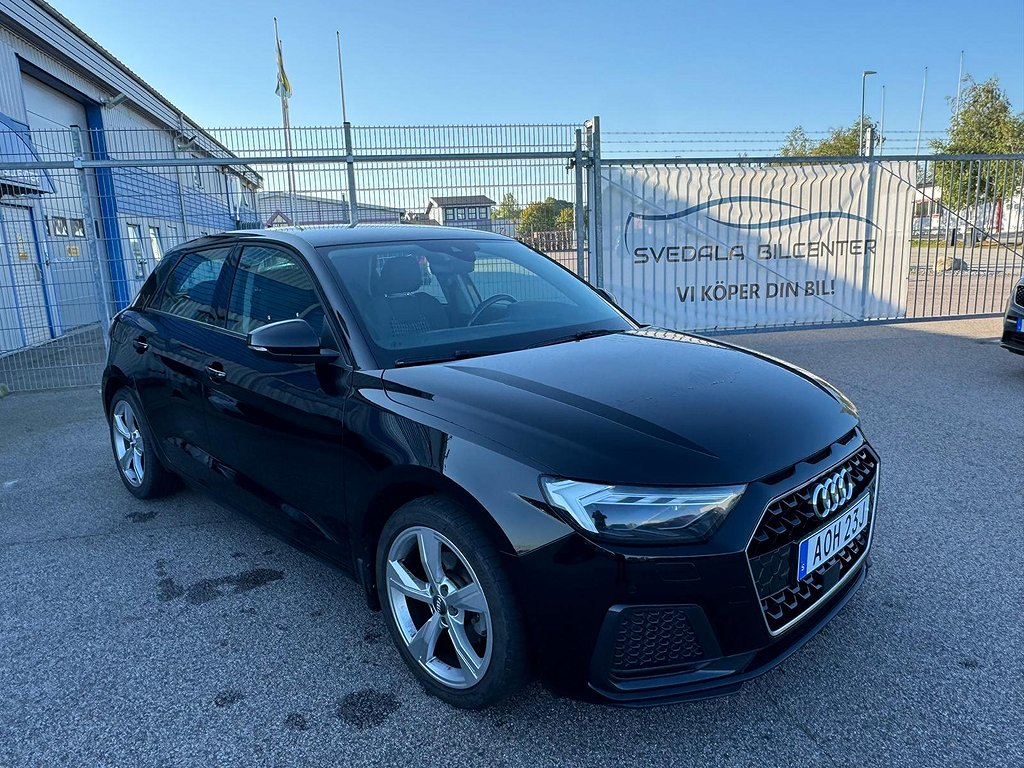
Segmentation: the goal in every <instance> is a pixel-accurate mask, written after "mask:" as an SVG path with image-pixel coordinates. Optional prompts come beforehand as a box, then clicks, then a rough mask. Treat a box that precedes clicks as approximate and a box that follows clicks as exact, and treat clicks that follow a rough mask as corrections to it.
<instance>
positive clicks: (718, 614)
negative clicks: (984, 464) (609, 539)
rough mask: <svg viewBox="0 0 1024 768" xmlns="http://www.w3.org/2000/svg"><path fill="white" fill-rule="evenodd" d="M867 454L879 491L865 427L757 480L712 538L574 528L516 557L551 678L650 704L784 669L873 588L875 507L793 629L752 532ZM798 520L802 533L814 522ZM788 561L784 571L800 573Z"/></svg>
mask: <svg viewBox="0 0 1024 768" xmlns="http://www.w3.org/2000/svg"><path fill="white" fill-rule="evenodd" d="M865 452H867V453H868V454H870V456H871V457H873V458H874V460H875V463H876V466H875V470H874V472H875V473H874V474H872V475H871V476H870V477H866V478H865V484H866V485H865V486H864V487H863V488H862V489H861V490H862V492H868V493H872V494H874V493H875V489H876V487H877V474H876V472H877V458H875V457H874V454H873V452H871V449H870V446H868V445H867V443H866V442H865V441H864V439H863V437H862V436H861V434H860V432H859V431H855V432H852V433H851V434H850V435H847V436H846V437H845V438H844V439H843V440H841V441H838V442H837V443H835V444H834V445H832V446H831V447H830V448H829V449H826V451H823V452H822V453H821V454H819V455H817V456H815V457H811V458H810V459H808V460H807V461H805V462H801V463H800V464H798V465H796V466H795V467H793V468H791V469H789V470H787V471H786V472H784V473H779V475H778V476H776V477H774V478H768V479H766V480H764V481H762V482H759V483H754V484H751V485H750V486H749V487H748V490H747V493H746V494H745V496H744V499H743V501H741V503H740V505H739V506H737V508H736V509H734V510H733V512H732V513H731V514H730V517H729V518H728V520H727V521H726V523H725V524H724V525H723V526H722V528H721V529H720V530H719V531H718V533H717V534H716V535H715V536H714V537H713V539H712V540H711V541H709V542H707V543H705V544H701V545H687V546H686V547H678V546H677V547H674V548H664V549H661V548H657V549H655V548H650V547H648V548H643V547H632V548H626V547H618V546H617V547H610V546H607V545H598V544H596V543H595V542H592V541H589V540H588V539H586V538H584V537H583V536H582V535H578V534H574V535H571V536H568V537H566V538H565V539H562V540H560V541H558V542H555V543H553V544H551V545H548V546H547V547H544V548H543V549H541V550H537V551H534V552H531V553H530V554H528V555H524V556H521V557H519V558H516V559H517V561H518V563H517V566H518V567H517V568H516V573H517V581H518V583H519V588H520V593H521V595H522V596H524V597H525V599H524V601H523V602H524V610H525V612H526V614H527V615H526V619H527V626H529V627H530V629H531V632H532V633H533V637H532V640H533V643H534V646H535V648H536V649H537V661H538V663H539V666H540V668H541V672H542V676H543V678H544V680H545V682H546V683H547V684H548V686H549V687H551V688H552V689H554V690H555V691H557V692H558V693H561V694H563V695H570V696H575V697H578V698H587V699H594V700H599V701H604V702H608V703H614V704H619V705H624V706H649V705H655V704H666V703H672V702H678V701H686V700H690V699H697V698H707V697H713V696H721V695H724V694H729V693H733V692H735V691H736V690H737V689H739V687H740V686H741V685H742V683H743V682H745V681H746V680H749V679H751V678H753V677H756V676H758V675H760V674H763V673H764V672H766V671H768V670H769V669H771V668H772V667H774V666H775V665H777V664H779V663H780V662H781V661H782V660H784V659H785V658H787V657H788V656H789V655H790V654H792V653H794V652H795V651H796V650H798V649H799V648H800V647H801V646H802V645H804V644H805V643H806V642H807V641H808V640H809V639H810V638H811V637H813V636H814V635H815V634H816V633H817V632H818V631H819V630H820V629H821V628H822V627H823V626H824V625H825V624H826V623H828V621H829V620H830V619H831V618H832V617H833V616H834V615H835V614H836V613H838V612H839V611H840V610H841V609H842V607H843V606H844V605H845V604H846V603H847V602H848V601H849V600H850V598H851V597H852V596H853V594H854V593H855V592H856V591H857V590H858V589H859V588H860V586H861V585H862V584H863V582H864V579H865V577H866V573H867V569H868V567H869V557H868V552H867V550H868V547H869V546H870V529H873V527H874V515H875V511H874V509H872V514H871V523H870V524H869V526H868V528H867V529H866V531H868V535H867V536H866V537H865V539H864V540H863V541H862V542H861V543H860V548H859V549H858V550H856V552H855V556H854V557H851V558H848V560H847V562H846V563H845V565H842V564H838V565H837V566H836V568H837V569H838V570H839V571H841V572H842V578H841V580H840V581H838V582H836V583H834V584H831V585H828V589H822V591H821V597H820V599H817V600H816V601H814V602H812V603H808V604H807V605H806V606H804V607H803V608H801V609H800V611H799V613H798V614H794V615H793V616H786V617H785V624H784V625H783V624H781V623H775V619H774V617H773V616H772V615H771V614H772V612H773V611H774V610H775V604H774V603H773V602H772V598H773V596H775V595H778V594H783V593H782V592H777V593H774V595H768V594H765V595H764V597H765V600H763V601H762V599H761V598H762V595H761V594H760V593H759V591H758V589H759V587H758V586H757V585H760V588H761V590H762V591H764V590H765V585H766V584H772V585H773V586H772V589H775V586H774V585H775V584H777V583H778V582H777V581H775V582H773V581H771V580H770V579H768V577H767V576H766V575H764V574H762V573H761V572H759V573H758V575H757V577H755V576H754V574H753V572H752V568H751V560H750V559H748V555H750V556H753V554H755V552H754V550H750V551H748V545H750V546H753V542H752V534H753V533H754V532H755V531H756V530H760V527H761V526H762V524H763V523H766V521H767V523H772V524H774V525H775V526H776V527H778V523H777V521H774V520H772V521H768V517H769V515H768V512H766V510H771V509H772V505H773V504H777V502H778V500H779V499H780V498H782V497H787V496H788V495H789V494H793V493H796V492H797V490H796V489H802V488H804V487H805V486H806V485H807V484H808V483H813V482H816V481H817V479H818V477H819V476H821V475H823V474H824V473H826V472H831V471H833V468H834V467H836V466H837V465H838V464H841V463H845V462H848V461H851V460H853V459H854V458H855V457H857V456H864V455H865ZM789 517H790V521H791V524H792V525H793V526H795V527H794V528H793V529H792V531H791V532H790V533H792V535H793V536H794V537H799V536H802V535H803V531H804V530H805V529H806V527H807V526H808V525H813V523H812V522H810V521H807V520H803V521H801V520H799V518H798V517H797V518H793V516H792V515H790V516H789ZM762 518H764V520H763V519H762ZM800 526H803V527H800ZM787 535H788V534H787ZM780 544H781V546H779V545H780ZM853 544H854V542H851V543H850V545H848V546H850V547H852V546H853ZM789 546H790V544H788V543H784V542H783V541H782V540H780V541H779V542H775V541H771V542H768V543H767V544H764V543H763V542H762V546H761V550H759V551H765V552H767V551H769V550H771V551H775V549H776V548H778V550H779V551H780V553H781V552H782V551H783V550H785V548H787V547H789ZM755 549H756V548H755ZM785 551H788V550H785ZM845 552H846V549H844V550H842V551H841V552H840V553H839V555H842V554H843V553H845ZM681 553H682V554H681ZM780 557H781V555H780ZM786 562H787V565H786V566H785V568H784V570H785V571H786V573H790V572H793V573H794V576H795V569H794V570H793V571H790V569H789V565H788V563H789V561H788V560H787V561H786ZM844 569H845V570H844ZM823 570H824V571H825V572H826V573H827V572H829V571H831V570H832V567H831V566H829V567H827V568H823ZM755 578H756V580H755ZM785 594H793V593H791V592H790V593H785ZM793 599H794V601H795V599H796V598H795V597H794V598H793ZM794 604H796V603H795V602H794ZM794 616H795V618H794ZM780 627H781V628H780Z"/></svg>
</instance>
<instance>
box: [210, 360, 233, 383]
mask: <svg viewBox="0 0 1024 768" xmlns="http://www.w3.org/2000/svg"><path fill="white" fill-rule="evenodd" d="M206 375H207V376H209V377H210V379H211V380H212V381H224V379H226V378H227V377H228V375H227V373H226V372H225V371H224V366H223V365H221V364H220V363H210V364H209V365H208V366H206Z"/></svg>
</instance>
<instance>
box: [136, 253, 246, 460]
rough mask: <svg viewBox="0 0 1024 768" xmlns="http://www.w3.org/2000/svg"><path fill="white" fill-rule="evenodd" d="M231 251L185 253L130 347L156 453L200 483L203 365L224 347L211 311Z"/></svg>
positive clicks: (205, 452)
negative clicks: (139, 359)
mask: <svg viewBox="0 0 1024 768" xmlns="http://www.w3.org/2000/svg"><path fill="white" fill-rule="evenodd" d="M232 249H233V245H229V244H225V245H223V246H218V247H214V248H206V249H203V250H196V251H191V252H188V253H186V254H184V255H183V256H182V257H181V258H180V259H179V260H178V262H177V264H176V265H175V266H174V268H173V270H172V271H171V273H170V275H168V277H167V279H166V280H165V281H164V284H163V286H162V287H161V288H160V290H159V292H158V293H157V295H156V296H154V298H153V300H152V301H151V302H150V304H149V306H148V307H147V308H146V309H145V310H144V311H143V312H142V313H141V316H140V317H139V319H138V320H137V321H136V323H137V325H136V327H134V328H132V330H131V334H132V335H131V338H130V340H129V343H130V344H132V345H133V347H134V349H135V351H136V353H137V354H139V355H140V356H142V357H143V359H144V365H141V366H139V367H138V370H141V371H143V373H142V374H140V375H139V377H138V378H137V380H136V382H135V384H136V390H137V392H138V394H139V398H140V400H141V401H142V406H143V410H144V412H145V415H146V418H147V419H148V421H149V424H150V427H151V428H152V430H153V433H154V435H155V437H156V439H157V441H158V442H159V443H160V449H161V453H162V455H163V456H164V457H165V458H166V459H167V461H168V463H170V464H171V465H172V466H173V467H174V468H175V469H176V470H178V471H179V472H183V473H185V474H188V475H189V476H191V477H194V478H196V479H199V480H209V479H210V469H211V463H210V461H209V451H210V444H209V432H208V430H207V428H206V415H205V407H206V406H205V403H206V395H207V391H208V390H207V385H208V382H209V376H210V375H211V373H210V370H208V364H209V361H210V360H211V359H212V358H214V357H216V356H217V355H218V354H219V349H220V347H221V346H223V343H224V337H225V334H224V332H223V331H222V330H221V329H220V328H218V327H217V311H216V307H217V306H220V305H222V304H223V298H222V295H224V293H225V292H226V290H227V287H228V285H227V277H228V275H229V270H227V269H225V265H226V264H227V261H228V257H229V256H230V255H231V252H232ZM214 375H215V374H214Z"/></svg>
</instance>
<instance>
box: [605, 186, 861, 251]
mask: <svg viewBox="0 0 1024 768" xmlns="http://www.w3.org/2000/svg"><path fill="white" fill-rule="evenodd" d="M726 203H770V204H772V205H781V206H784V207H786V208H796V209H797V210H798V211H802V210H803V208H801V207H800V206H799V205H795V204H793V203H789V202H786V201H785V200H776V199H775V198H772V197H759V196H757V195H732V196H730V197H718V198H715V199H714V200H708V201H706V202H703V203H698V204H697V205H691V206H690V207H689V208H684V209H683V210H681V211H676V212H675V213H636V212H632V211H631V212H630V214H629V215H628V216H627V217H626V222H625V224H624V225H623V228H622V229H623V231H622V240H623V243H624V244H625V246H626V250H627V251H628V250H629V225H630V224H632V223H633V219H638V220H640V221H671V220H673V219H681V218H683V217H684V216H689V215H691V214H694V213H697V212H698V211H703V210H706V209H708V208H715V207H717V206H719V205H724V204H726ZM707 218H708V220H709V221H713V222H714V223H716V224H721V225H722V226H725V227H732V228H734V229H747V230H754V229H768V228H770V227H785V226H790V225H792V224H800V223H802V222H805V221H817V220H819V219H847V220H849V221H859V222H862V223H864V224H867V225H868V226H871V227H874V228H875V229H878V225H877V224H875V223H874V222H873V221H871V219H868V218H866V217H864V216H858V215H857V214H855V213H847V212H846V211H815V212H812V213H802V214H800V215H799V216H790V217H788V218H784V219H773V220H770V221H760V222H756V223H751V224H737V223H735V222H731V221H725V220H723V219H716V218H714V217H712V216H708V217H707Z"/></svg>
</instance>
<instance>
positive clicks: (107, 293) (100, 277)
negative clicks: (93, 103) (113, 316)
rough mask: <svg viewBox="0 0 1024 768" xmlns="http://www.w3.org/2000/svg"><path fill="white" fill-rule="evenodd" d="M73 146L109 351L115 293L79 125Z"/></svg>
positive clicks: (90, 254)
mask: <svg viewBox="0 0 1024 768" xmlns="http://www.w3.org/2000/svg"><path fill="white" fill-rule="evenodd" d="M71 146H72V149H73V150H74V153H75V173H76V174H77V175H78V194H79V195H81V198H82V216H83V217H84V218H85V221H86V225H85V242H86V246H87V247H88V249H89V259H90V260H91V261H92V279H93V290H95V291H96V302H97V304H98V305H99V316H100V319H102V320H103V321H104V322H103V327H102V328H101V329H100V335H101V336H102V337H103V348H104V350H106V351H109V350H110V337H109V336H108V335H107V329H108V328H110V302H111V300H112V297H113V295H114V294H113V291H111V290H110V286H109V285H108V283H107V274H106V271H105V270H104V268H103V266H102V257H101V256H100V249H99V244H98V243H97V242H96V218H95V217H94V216H93V210H92V195H90V194H89V178H88V176H87V174H88V171H87V170H86V169H85V166H83V165H82V160H83V152H82V147H83V146H84V145H83V143H82V129H81V128H80V127H79V126H77V125H74V126H72V127H71Z"/></svg>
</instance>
